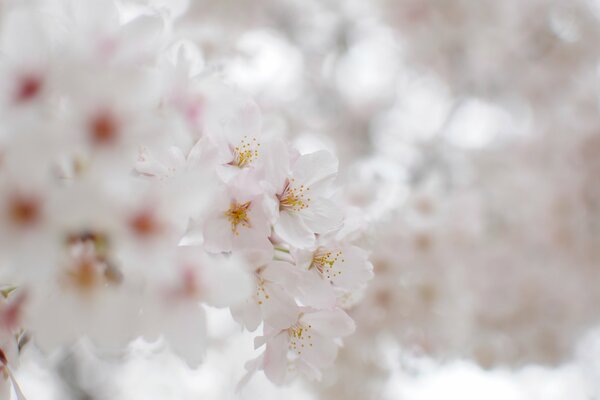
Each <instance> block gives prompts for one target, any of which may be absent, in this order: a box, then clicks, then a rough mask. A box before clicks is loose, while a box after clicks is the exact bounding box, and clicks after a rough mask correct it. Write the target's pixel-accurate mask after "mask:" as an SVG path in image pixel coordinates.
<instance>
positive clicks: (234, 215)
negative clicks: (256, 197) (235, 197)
mask: <svg viewBox="0 0 600 400" xmlns="http://www.w3.org/2000/svg"><path fill="white" fill-rule="evenodd" d="M250 204H251V202H250V201H247V202H245V203H241V204H240V203H238V202H236V201H232V202H231V205H230V206H229V210H227V211H226V212H225V216H226V217H227V219H228V220H229V222H230V223H231V231H232V232H233V233H234V234H235V235H239V234H240V233H239V231H238V226H239V225H241V226H245V227H246V228H250V219H249V218H248V211H249V210H250Z"/></svg>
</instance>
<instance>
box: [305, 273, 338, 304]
mask: <svg viewBox="0 0 600 400" xmlns="http://www.w3.org/2000/svg"><path fill="white" fill-rule="evenodd" d="M300 279H301V280H300V281H299V282H298V290H299V300H300V302H302V304H303V305H305V306H310V307H316V308H331V307H333V306H334V305H335V303H336V295H335V292H334V290H333V287H332V286H331V284H330V283H329V281H326V280H324V279H323V278H321V276H320V275H319V273H318V272H316V271H314V270H311V271H305V272H303V273H302V275H301V277H300Z"/></svg>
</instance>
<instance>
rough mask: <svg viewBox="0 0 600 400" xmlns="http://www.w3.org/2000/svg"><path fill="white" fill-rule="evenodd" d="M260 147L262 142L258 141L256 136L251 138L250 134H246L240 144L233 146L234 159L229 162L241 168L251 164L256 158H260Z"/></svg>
mask: <svg viewBox="0 0 600 400" xmlns="http://www.w3.org/2000/svg"><path fill="white" fill-rule="evenodd" d="M259 147H260V143H258V142H257V141H256V138H252V140H249V139H248V136H244V137H243V138H242V141H241V142H240V145H239V146H235V147H234V148H233V160H232V161H231V162H230V163H229V164H230V165H235V166H237V167H239V168H245V167H249V166H251V165H252V163H253V162H254V160H256V159H257V158H258V155H259V152H258V150H259Z"/></svg>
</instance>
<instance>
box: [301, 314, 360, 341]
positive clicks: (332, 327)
mask: <svg viewBox="0 0 600 400" xmlns="http://www.w3.org/2000/svg"><path fill="white" fill-rule="evenodd" d="M301 319H302V322H303V323H304V324H306V325H311V326H312V329H314V330H315V331H316V332H318V333H320V334H322V335H324V336H329V337H340V336H347V335H350V334H351V333H352V332H354V329H355V325H354V321H353V320H352V318H350V317H349V316H348V314H346V313H345V312H344V311H342V310H340V309H335V310H321V311H316V312H312V313H306V314H304V315H303V316H302V318H301Z"/></svg>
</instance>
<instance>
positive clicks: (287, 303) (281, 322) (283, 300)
mask: <svg viewBox="0 0 600 400" xmlns="http://www.w3.org/2000/svg"><path fill="white" fill-rule="evenodd" d="M264 288H265V294H266V295H268V296H269V298H268V299H264V300H261V301H262V311H263V316H264V320H265V324H268V325H269V326H270V327H271V328H273V329H285V328H288V327H290V326H291V325H292V324H293V323H294V322H296V321H297V320H298V314H299V309H298V306H297V305H296V302H295V301H294V299H293V298H292V297H291V295H290V293H289V292H288V291H285V290H283V288H282V287H281V286H279V285H277V284H265V286H264Z"/></svg>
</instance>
